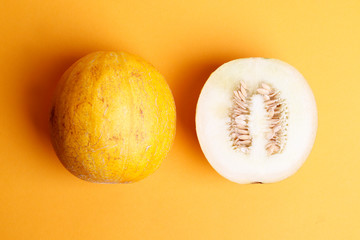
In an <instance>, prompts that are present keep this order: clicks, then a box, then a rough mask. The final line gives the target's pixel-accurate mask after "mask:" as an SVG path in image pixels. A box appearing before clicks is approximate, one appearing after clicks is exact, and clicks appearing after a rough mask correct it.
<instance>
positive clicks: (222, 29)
mask: <svg viewBox="0 0 360 240" xmlns="http://www.w3.org/2000/svg"><path fill="white" fill-rule="evenodd" d="M0 32H1V37H0V73H1V77H0V81H1V85H0V86H1V87H0V109H1V113H0V154H1V155H0V159H1V160H0V180H1V181H0V187H1V194H0V238H1V239H276V240H278V239H293V240H296V239H360V206H359V203H360V194H359V184H360V158H359V148H360V141H359V133H360V124H359V122H360V108H359V105H358V103H359V102H360V95H359V89H360V81H359V79H360V77H359V76H360V74H359V70H360V58H359V56H360V2H359V1H358V0H333V1H320V0H319V1H314V0H303V1H300V0H299V1H286V0H277V1H263V0H252V1H250V0H249V1H245V0H241V1H239V0H234V1H205V0H194V1H166V0H151V1H148V0H146V1H125V0H118V1H115V0H113V1H110V0H108V1H99V0H86V1H85V0H77V1H73V0H71V1H70V0H66V1H59V0H56V1H40V0H32V1H10V0H5V1H4V0H3V1H2V2H1V6H0ZM96 50H124V51H127V52H131V53H134V54H137V55H140V56H142V57H143V58H145V59H146V60H148V61H149V62H151V63H152V64H153V65H155V66H156V67H157V68H158V69H159V70H160V72H162V73H163V74H164V76H165V77H166V79H167V80H168V83H169V85H170V87H171V88H172V90H173V93H174V97H175V101H176V105H177V114H178V122H177V136H176V139H175V143H174V146H173V148H172V150H171V152H170V154H169V155H168V158H167V159H166V160H165V161H164V163H163V164H162V166H161V167H160V169H159V170H158V171H157V172H156V173H155V174H153V175H151V176H150V177H148V178H147V179H145V180H143V181H141V182H138V183H135V184H129V185H100V184H92V183H87V182H85V181H82V180H79V179H77V178H75V177H74V176H72V175H71V174H70V173H69V172H67V171H66V170H65V168H64V167H63V166H62V165H61V164H60V162H59V161H58V159H57V158H56V156H55V154H54V151H53V150H52V147H51V144H50V141H49V137H48V129H47V123H48V110H49V105H50V99H51V96H52V94H53V90H54V86H55V85H56V82H57V80H58V79H59V78H60V76H61V74H62V73H63V72H64V71H65V70H66V68H68V67H69V66H70V65H71V64H72V63H73V62H74V61H75V60H77V59H78V58H80V57H82V56H83V55H85V54H87V53H89V52H92V51H96ZM250 56H263V57H271V58H278V59H281V60H284V61H286V62H288V63H290V64H292V65H293V66H295V67H296V68H297V69H299V71H300V72H302V73H303V75H304V76H305V77H306V78H307V79H308V82H309V84H310V86H311V87H312V89H313V91H314V94H315V97H316V100H317V104H318V110H319V130H318V135H317V139H316V143H315V146H314V148H313V151H312V153H311V155H310V157H309V158H308V160H307V162H306V163H305V164H304V166H303V167H302V168H301V169H300V171H299V172H298V173H297V174H295V175H294V176H293V177H291V178H289V179H287V180H285V181H282V182H280V183H275V184H267V185H238V184H235V183H232V182H229V181H227V180H226V179H224V178H222V177H221V176H220V175H218V174H217V173H216V172H215V171H214V170H213V169H212V168H211V166H210V165H209V164H208V162H207V161H206V159H205V158H204V156H203V154H202V152H201V149H200V147H199V144H198V141H197V138H196V133H195V129H194V127H195V124H194V117H195V106H196V101H197V97H198V95H199V92H200V89H201V87H202V85H203V84H204V82H205V81H206V79H207V77H208V76H209V74H210V73H211V72H212V71H213V70H215V69H216V68H217V67H218V66H220V65H221V64H222V63H224V62H227V61H229V60H232V59H235V58H240V57H250Z"/></svg>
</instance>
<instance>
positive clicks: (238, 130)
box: [229, 81, 288, 155]
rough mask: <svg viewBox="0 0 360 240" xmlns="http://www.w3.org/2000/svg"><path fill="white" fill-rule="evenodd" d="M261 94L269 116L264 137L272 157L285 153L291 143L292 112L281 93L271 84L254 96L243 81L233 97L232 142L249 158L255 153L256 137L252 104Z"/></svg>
mask: <svg viewBox="0 0 360 240" xmlns="http://www.w3.org/2000/svg"><path fill="white" fill-rule="evenodd" d="M258 94H259V95H261V96H262V98H263V100H264V105H265V110H266V114H267V116H266V122H267V127H266V128H265V129H267V130H266V131H265V133H264V137H265V139H266V146H265V148H266V152H267V154H268V155H274V154H277V153H280V152H281V151H282V150H283V149H284V147H285V144H286V141H287V126H288V123H287V120H288V109H287V106H286V102H285V100H284V99H282V98H281V96H280V95H281V94H280V92H279V91H278V90H277V89H275V88H273V87H271V86H270V85H269V84H266V83H261V84H259V86H258V87H257V89H256V90H255V91H254V92H253V93H251V92H250V91H249V89H248V87H247V86H246V84H245V83H244V82H243V81H241V82H240V85H239V87H238V88H237V89H236V90H235V91H234V92H233V96H232V103H233V105H232V107H231V109H230V114H229V116H230V122H229V132H230V134H229V135H230V139H231V142H232V146H233V148H234V149H235V150H240V151H241V152H243V153H245V154H247V153H249V152H250V151H251V146H252V141H253V137H252V136H251V132H250V131H249V115H250V108H249V106H250V105H251V103H252V97H253V96H254V95H258Z"/></svg>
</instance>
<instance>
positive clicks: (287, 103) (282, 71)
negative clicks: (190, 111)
mask: <svg viewBox="0 0 360 240" xmlns="http://www.w3.org/2000/svg"><path fill="white" fill-rule="evenodd" d="M240 95H241V96H240ZM269 96H270V97H269ZM239 109H240V110H239ZM274 111H275V113H274ZM316 130H317V109H316V103H315V98H314V96H313V93H312V91H311V89H310V87H309V85H308V83H307V82H306V80H305V79H304V77H303V76H302V75H301V74H300V73H299V72H298V71H297V70H296V69H295V68H294V67H292V66H290V65H289V64H287V63H284V62H282V61H280V60H276V59H264V58H244V59H237V60H233V61H230V62H228V63H225V64H223V65H222V66H220V67H219V68H218V69H217V70H216V71H215V72H213V73H212V74H211V76H210V77H209V79H208V80H207V82H206V83H205V85H204V87H203V89H202V91H201V94H200V97H199V100H198V104H197V109H196V132H197V135H198V139H199V142H200V146H201V149H202V150H203V152H204V154H205V157H206V158H207V160H208V161H209V163H210V164H211V166H212V167H213V168H214V169H215V170H216V171H217V172H218V173H219V174H220V175H222V176H223V177H225V178H227V179H229V180H230V181H233V182H237V183H255V182H256V183H257V182H261V183H271V182H277V181H280V180H283V179H285V178H287V177H289V176H291V175H292V174H294V173H295V172H296V171H297V170H298V169H299V168H300V167H301V165H302V164H303V163H304V161H305V160H306V158H307V157H308V155H309V154H310V151H311V148H312V146H313V144H314V141H315V136H316ZM246 131H247V133H246ZM274 131H275V132H274ZM271 137H272V138H271ZM239 138H240V139H239ZM270 138H271V139H270Z"/></svg>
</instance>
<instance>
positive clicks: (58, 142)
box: [50, 52, 176, 183]
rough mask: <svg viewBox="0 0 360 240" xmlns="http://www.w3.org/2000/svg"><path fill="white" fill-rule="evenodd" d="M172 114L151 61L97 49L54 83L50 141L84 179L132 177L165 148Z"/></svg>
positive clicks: (141, 174) (155, 164) (151, 166)
mask: <svg viewBox="0 0 360 240" xmlns="http://www.w3.org/2000/svg"><path fill="white" fill-rule="evenodd" d="M175 115H176V114H175V103H174V99H173V96H172V93H171V91H170V88H169V86H168V85H167V83H166V81H165V79H164V77H163V76H162V75H161V74H160V73H159V72H158V71H157V70H156V69H155V68H154V67H153V66H152V65H150V64H149V63H147V62H145V61H144V60H142V59H140V58H139V57H136V56H133V55H130V54H127V53H123V52H95V53H92V54H89V55H87V56H85V57H83V58H81V59H80V60H78V61H77V62H76V63H74V64H73V65H72V66H71V67H70V68H69V69H68V70H67V71H66V72H65V73H64V75H63V76H62V78H61V80H60V82H59V84H58V87H57V91H56V95H55V98H54V103H53V108H52V111H51V119H50V123H51V137H52V143H53V146H54V148H55V151H56V153H57V155H58V157H59V159H60V160H61V162H62V163H63V165H64V166H65V167H66V168H67V169H68V170H69V171H70V172H71V173H73V174H74V175H75V176H77V177H79V178H81V179H83V180H87V181H90V182H98V183H128V182H135V181H138V180H140V179H143V178H145V177H146V176H148V175H149V174H151V173H153V172H154V171H155V170H156V169H158V168H159V166H160V164H161V162H162V161H163V159H164V158H165V157H166V155H167V153H168V152H169V150H170V147H171V145H172V142H173V140H174V136H175V119H176V116H175Z"/></svg>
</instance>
